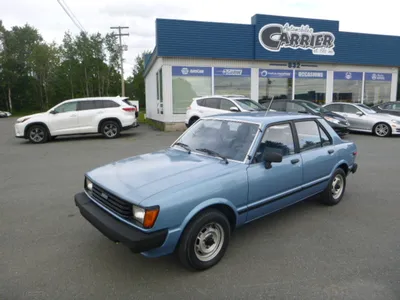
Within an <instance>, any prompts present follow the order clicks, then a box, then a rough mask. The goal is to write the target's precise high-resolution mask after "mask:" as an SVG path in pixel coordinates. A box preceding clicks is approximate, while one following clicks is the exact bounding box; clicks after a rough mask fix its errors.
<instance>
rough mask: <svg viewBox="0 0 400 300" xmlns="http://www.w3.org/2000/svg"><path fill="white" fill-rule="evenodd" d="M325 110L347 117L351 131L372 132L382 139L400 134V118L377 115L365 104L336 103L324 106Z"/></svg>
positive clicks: (382, 114)
mask: <svg viewBox="0 0 400 300" xmlns="http://www.w3.org/2000/svg"><path fill="white" fill-rule="evenodd" d="M324 108H325V109H327V110H329V111H331V112H335V113H338V114H340V115H342V116H343V117H345V118H346V119H347V120H348V121H349V123H350V126H349V130H351V131H359V132H371V133H373V134H375V135H377V136H380V137H386V136H390V135H391V134H393V135H399V134H400V117H396V116H392V115H389V114H384V113H377V112H376V111H375V110H373V109H371V108H370V107H368V106H366V105H364V104H361V103H348V102H334V103H329V104H326V105H324Z"/></svg>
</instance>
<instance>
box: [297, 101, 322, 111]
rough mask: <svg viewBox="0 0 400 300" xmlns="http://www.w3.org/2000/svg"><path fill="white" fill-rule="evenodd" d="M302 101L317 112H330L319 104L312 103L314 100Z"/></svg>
mask: <svg viewBox="0 0 400 300" xmlns="http://www.w3.org/2000/svg"><path fill="white" fill-rule="evenodd" d="M301 103H302V104H303V105H304V106H306V107H307V108H309V109H311V110H313V111H315V112H320V113H326V112H328V110H327V109H326V108H324V107H322V106H320V105H318V104H315V103H312V102H305V101H304V102H303V101H301Z"/></svg>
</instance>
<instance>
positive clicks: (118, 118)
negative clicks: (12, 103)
mask: <svg viewBox="0 0 400 300" xmlns="http://www.w3.org/2000/svg"><path fill="white" fill-rule="evenodd" d="M137 114H138V112H137V111H136V108H135V107H134V106H132V105H131V104H130V102H129V100H128V98H127V97H92V98H77V99H71V100H66V101H63V102H61V103H60V104H58V105H56V106H54V107H53V108H51V109H50V110H48V111H46V112H43V113H39V114H34V115H29V116H25V117H22V118H19V119H17V122H16V124H15V136H16V137H18V138H25V139H29V140H30V141H31V142H32V143H35V144H39V143H45V142H47V141H49V140H51V139H54V138H55V137H57V136H61V135H75V134H87V133H101V134H103V135H104V137H106V138H109V139H112V138H116V137H118V136H119V134H120V132H121V131H122V130H126V129H129V128H132V127H137V126H139V125H138V123H137Z"/></svg>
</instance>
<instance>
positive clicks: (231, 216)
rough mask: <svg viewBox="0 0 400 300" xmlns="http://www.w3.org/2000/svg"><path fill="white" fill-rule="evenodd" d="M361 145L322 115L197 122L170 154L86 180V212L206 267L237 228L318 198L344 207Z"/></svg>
mask: <svg viewBox="0 0 400 300" xmlns="http://www.w3.org/2000/svg"><path fill="white" fill-rule="evenodd" d="M356 155H357V147H356V145H355V144H354V143H353V142H350V141H345V140H342V139H341V138H340V137H339V136H338V135H337V134H336V133H335V131H334V130H333V129H332V127H331V126H329V124H328V123H327V122H326V121H325V120H324V119H323V118H321V117H319V116H312V115H304V114H297V113H283V112H282V113H279V112H276V113H273V112H269V113H268V114H267V115H266V114H265V112H261V113H260V112H254V113H251V112H248V113H236V114H224V115H217V116H212V117H206V118H202V119H200V120H198V121H197V122H196V123H195V124H193V125H192V126H191V127H190V128H189V129H188V130H186V131H185V132H184V133H183V134H182V135H181V136H180V137H179V138H178V139H177V140H176V141H175V142H174V143H173V144H172V145H171V146H170V147H169V148H168V149H164V150H161V151H157V152H153V153H148V154H144V155H138V156H134V157H129V158H126V159H123V160H120V161H116V162H113V163H110V164H107V165H104V166H101V167H99V168H96V169H94V170H92V171H90V172H88V173H86V174H85V181H84V190H83V191H82V192H80V193H77V194H76V195H75V203H76V205H77V207H78V208H79V210H80V213H81V214H82V216H83V217H84V218H85V219H86V220H87V221H88V222H90V223H91V224H92V225H93V226H94V227H95V228H97V229H98V230H99V231H100V232H102V233H103V234H104V235H105V236H106V237H108V238H109V239H110V240H112V241H114V242H116V243H122V244H124V245H126V246H127V247H129V248H130V249H131V250H132V251H133V252H134V253H141V254H143V255H144V256H147V257H159V256H163V255H168V254H172V253H176V254H177V255H178V256H179V258H180V261H181V262H182V263H183V265H185V266H186V267H189V268H191V269H194V270H205V269H207V268H210V267H212V266H214V265H215V264H217V263H218V262H219V261H220V260H221V258H222V257H223V256H224V254H225V252H226V250H227V248H228V244H229V240H230V237H231V234H232V232H233V231H234V229H236V228H238V227H239V226H242V225H244V224H247V223H250V222H251V221H253V220H256V219H258V218H260V217H263V216H266V215H268V214H271V213H273V212H276V211H278V210H281V209H283V208H285V207H287V206H290V205H293V204H295V203H297V202H299V201H302V200H305V199H307V198H309V197H311V196H314V195H317V194H321V197H319V198H320V199H321V201H322V203H323V204H325V205H336V204H338V203H339V202H340V201H341V200H342V198H343V196H344V193H345V189H346V179H347V178H348V175H349V174H351V173H355V172H356V170H357V163H356V162H355V160H356Z"/></svg>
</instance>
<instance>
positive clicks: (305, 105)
mask: <svg viewBox="0 0 400 300" xmlns="http://www.w3.org/2000/svg"><path fill="white" fill-rule="evenodd" d="M270 104H271V100H266V101H264V102H263V106H264V107H266V108H268V107H269V105H270ZM270 109H271V110H273V111H285V112H297V113H306V114H310V115H315V116H321V117H323V118H324V119H325V120H326V121H327V122H328V124H329V125H330V126H331V127H332V128H333V129H334V130H335V131H336V133H338V134H340V135H344V134H346V133H347V132H348V127H349V125H350V124H349V122H348V121H347V120H346V118H345V117H343V116H341V115H339V114H336V113H334V112H331V111H329V110H327V109H325V108H323V107H322V106H321V105H318V104H316V103H314V102H311V101H308V100H300V99H295V100H286V99H277V100H272V104H271V107H270Z"/></svg>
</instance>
